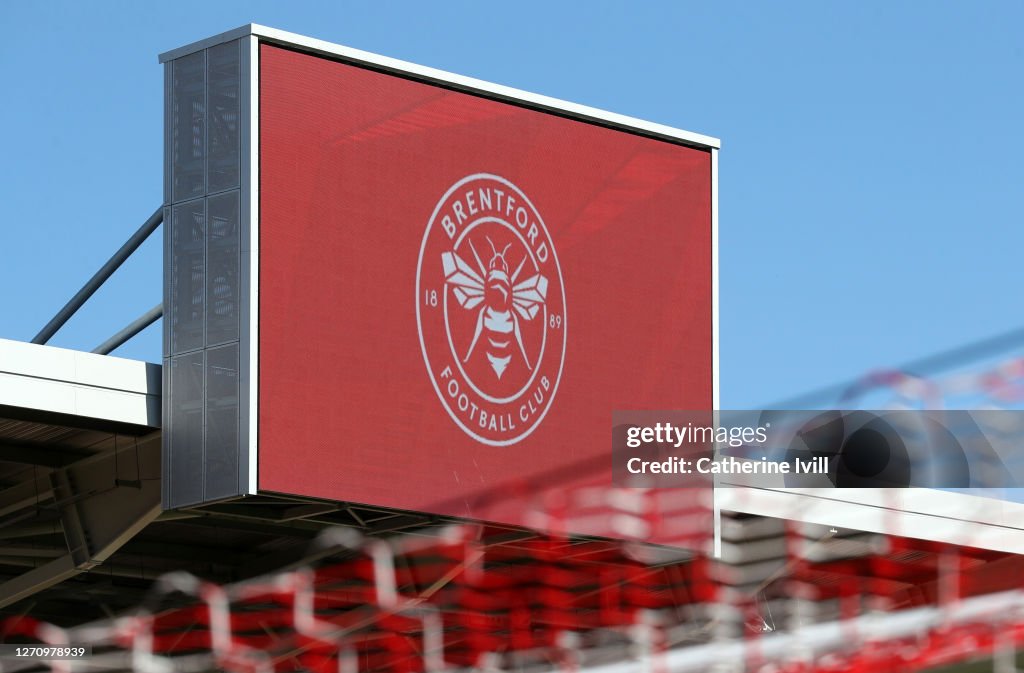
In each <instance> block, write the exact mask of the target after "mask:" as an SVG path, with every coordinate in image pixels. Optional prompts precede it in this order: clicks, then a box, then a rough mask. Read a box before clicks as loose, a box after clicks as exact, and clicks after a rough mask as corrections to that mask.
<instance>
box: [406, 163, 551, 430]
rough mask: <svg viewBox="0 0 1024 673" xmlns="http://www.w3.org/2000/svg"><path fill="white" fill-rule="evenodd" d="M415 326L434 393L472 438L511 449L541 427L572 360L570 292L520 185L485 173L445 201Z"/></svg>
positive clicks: (426, 248)
mask: <svg viewBox="0 0 1024 673" xmlns="http://www.w3.org/2000/svg"><path fill="white" fill-rule="evenodd" d="M416 318H417V322H418V323H419V331H420V346H421V347H422V349H423V359H424V361H425V362H426V365H427V371H428V372H429V375H430V377H431V381H432V382H433V384H434V389H435V390H436V391H437V395H438V397H440V398H441V403H442V404H443V405H444V407H445V409H446V410H447V411H448V413H449V415H451V417H452V420H454V421H455V423H456V424H458V426H459V427H461V428H462V429H463V430H464V431H465V432H466V433H467V434H468V435H470V436H471V437H473V438H475V439H477V440H478V441H480V442H483V443H485V444H491V445H494V446H507V445H509V444H514V443H516V442H518V441H520V440H521V439H523V438H524V437H526V436H528V435H529V434H530V433H531V432H533V430H534V429H536V427H537V426H538V424H540V422H541V421H542V420H544V416H545V414H546V413H547V411H548V409H549V408H550V406H551V402H552V400H553V399H554V397H555V391H556V390H557V389H558V382H559V380H560V379H561V376H562V363H563V360H564V359H565V339H566V327H567V325H566V316H565V292H564V289H563V287H562V272H561V269H560V268H559V266H558V256H557V255H556V253H555V246H554V244H553V242H552V240H551V236H550V235H549V234H548V230H547V227H546V226H545V225H544V220H543V219H542V218H541V216H540V213H538V212H537V209H536V208H534V206H533V204H532V203H531V202H530V200H529V199H528V198H527V197H526V195H525V194H523V192H522V191H521V190H520V189H519V188H518V187H516V186H515V185H513V184H512V183H511V182H509V181H508V180H506V179H504V178H501V177H498V176H497V175H489V174H485V173H480V174H477V175H470V176H468V177H465V178H463V179H461V180H459V181H458V182H456V183H455V184H454V185H452V187H451V188H450V189H449V190H448V191H447V192H446V193H445V194H444V196H442V197H441V200H440V201H439V202H438V204H437V206H436V207H435V208H434V212H433V214H432V215H431V217H430V221H429V222H428V223H427V230H426V233H424V235H423V244H422V246H421V247H420V259H419V268H418V269H417V273H416Z"/></svg>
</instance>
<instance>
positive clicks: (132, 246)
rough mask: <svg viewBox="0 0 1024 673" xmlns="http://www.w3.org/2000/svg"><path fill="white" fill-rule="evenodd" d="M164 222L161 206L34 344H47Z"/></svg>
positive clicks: (41, 332)
mask: <svg viewBox="0 0 1024 673" xmlns="http://www.w3.org/2000/svg"><path fill="white" fill-rule="evenodd" d="M163 221H164V209H163V206H160V207H159V208H157V209H156V212H154V213H153V214H152V215H150V216H149V219H148V220H146V221H145V223H143V225H142V226H141V227H139V229H138V231H136V232H135V233H134V234H132V237H131V238H129V239H128V240H127V241H126V242H125V244H124V245H122V246H121V249H120V250H118V251H117V252H115V253H114V256H113V257H111V258H110V259H108V260H107V263H106V264H104V265H103V266H102V267H101V268H100V270H99V271H97V272H96V274H95V275H94V276H93V277H92V278H90V279H89V282H87V283H86V284H85V285H83V286H82V289H81V290H79V291H78V292H77V293H76V294H75V296H74V297H72V298H71V301H69V302H68V303H67V304H65V305H64V308H62V309H61V310H60V311H59V312H58V313H57V315H55V316H53V319H52V320H50V322H48V323H46V327H44V328H43V329H42V330H40V332H39V334H37V335H36V336H35V338H34V339H32V343H34V344H45V343H46V342H47V341H49V340H50V338H51V337H52V336H53V335H54V334H56V333H57V330H59V329H60V328H61V327H63V326H64V323H66V322H67V321H68V320H69V319H70V318H71V316H73V315H74V314H75V313H76V312H77V311H78V309H80V308H82V305H83V304H84V303H85V302H86V301H87V300H88V299H89V297H91V296H92V295H93V293H95V292H96V290H98V289H99V288H100V286H101V285H103V283H104V282H106V280H107V279H108V278H110V277H111V276H112V275H113V274H114V272H115V271H117V269H118V267H120V266H121V265H122V264H124V261H125V260H126V259H128V257H130V256H131V254H132V253H133V252H135V251H136V250H138V248H139V246H140V245H142V244H143V242H144V241H145V240H146V239H147V238H149V235H150V234H152V233H153V232H154V231H155V230H156V228H157V227H158V226H160V223H161V222H163ZM147 315H148V314H147ZM104 345H105V344H104Z"/></svg>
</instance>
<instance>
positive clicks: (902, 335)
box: [0, 0, 1024, 408]
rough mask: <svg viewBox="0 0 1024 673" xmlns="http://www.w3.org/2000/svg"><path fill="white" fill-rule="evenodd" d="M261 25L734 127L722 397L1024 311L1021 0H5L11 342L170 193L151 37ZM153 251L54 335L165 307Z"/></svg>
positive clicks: (1, 100)
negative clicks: (164, 175) (164, 180)
mask: <svg viewBox="0 0 1024 673" xmlns="http://www.w3.org/2000/svg"><path fill="white" fill-rule="evenodd" d="M248 22H257V23H263V24H267V25H271V26H274V27H278V28H282V29H285V30H291V31H295V32H299V33H304V34H308V35H311V36H314V37H317V38H321V39H325V40H329V41H333V42H339V43H342V44H346V45H349V46H353V47H357V48H361V49H366V50H369V51H373V52H377V53H381V54H385V55H388V56H394V57H397V58H402V59H405V60H409V61H414V62H417V63H422V64H424V65H428V66H433V67H437V68H441V69H445V70H450V71H453V72H457V73H461V74H466V75H471V76H474V77H478V78H481V79H486V80H490V81H494V82H498V83H501V84H506V85H510V86H515V87H519V88H522V89H527V90H530V91H535V92H539V93H542V94H547V95H551V96H556V97H559V98H564V99H568V100H571V101H575V102H579V103H584V104H588V105H593V106H596V107H600V108H605V109H608V110H612V111H615V112H621V113H625V114H629V115H633V116H636V117H641V118H645V119H650V120H653V121H657V122H661V123H665V124H669V125H672V126H678V127H681V128H685V129H688V130H692V131H697V132H700V133H706V134H709V135H714V136H717V137H720V138H721V139H722V141H723V151H722V157H721V172H720V177H721V197H720V203H721V354H722V359H721V364H722V369H721V371H722V403H723V406H724V407H726V408H749V407H756V406H759V405H762V404H764V403H767V402H771V401H773V400H776V399H779V398H783V397H787V396H789V395H792V394H796V393H800V392H803V391H805V390H808V389H811V388H815V387H817V386H821V385H826V384H830V383H834V382H837V381H841V380H844V379H849V378H851V377H854V376H857V375H859V374H860V373H862V372H864V371H865V370H867V369H869V368H874V367H879V366H885V365H894V364H899V363H902V362H905V361H908V360H912V359H914V358H916V357H919V356H921V355H925V354H928V353H931V352H935V351H940V350H944V349H946V348H950V347H953V346H957V345H959V344H962V343H965V342H970V341H973V340H976V339H979V338H983V337H986V336H989V335H993V334H997V333H1000V332H1003V331H1006V330H1009V329H1012V328H1015V327H1018V326H1020V325H1022V324H1024V312H1022V311H1021V308H1022V306H1024V300H1022V298H1021V288H1022V287H1024V282H1022V281H1024V267H1022V264H1021V258H1022V251H1024V206H1022V194H1024V160H1022V157H1024V130H1022V124H1024V46H1022V45H1024V39H1022V38H1021V30H1022V27H1024V3H1021V2H1019V1H1014V2H980V3H972V2H966V1H965V2H958V3H947V2H928V3H925V2H917V1H914V2H896V3H889V2H880V1H879V2H866V3H834V2H828V3H824V2H807V3H796V2H787V3H746V2H742V3H702V4H687V3H682V2H666V3H625V2H621V3H610V2H586V3H583V2H572V3H570V2H552V1H551V0H547V1H545V2H516V3H482V2H479V3H477V2H457V3H455V2H451V3H418V2H417V3H413V2H381V3H368V2H361V3H355V2H337V1H335V2H187V1H181V0H179V1H177V2H162V3H149V2H117V3H114V2H107V3H78V2H74V3H72V2H67V3H65V2H41V3H28V2H19V3H15V2H5V3H0V26H2V27H3V33H4V39H3V40H2V41H0V91H2V95H0V128H3V129H4V131H5V132H4V134H3V141H2V145H0V236H2V238H0V287H2V288H3V290H2V293H0V297H2V304H0V337H5V338H12V339H21V340H28V339H31V338H32V336H33V335H34V334H35V333H36V332H37V331H38V329H39V328H40V327H41V326H42V325H43V324H45V323H46V321H47V320H48V319H49V318H50V317H51V316H52V315H53V313H54V312H55V311H56V310H57V309H58V308H60V306H61V305H63V303H64V302H65V301H66V300H67V299H68V298H69V297H70V296H71V294H72V293H73V292H74V291H76V290H77V289H78V287H79V286H80V285H81V283H82V282H84V281H85V279H87V278H88V277H89V276H90V275H91V274H92V273H93V272H94V271H95V270H96V269H97V268H98V267H99V265H100V264H102V263H103V261H104V260H105V259H106V258H107V257H108V256H109V255H110V254H111V253H112V252H113V251H114V250H115V249H116V248H117V247H118V246H119V245H120V244H121V243H122V242H123V241H124V240H125V239H126V238H127V237H128V235H129V234H130V233H131V232H132V231H134V230H135V228H136V227H138V226H139V224H140V223H141V222H142V221H143V220H144V219H145V218H146V217H147V216H148V215H149V214H150V213H151V212H152V211H153V210H154V208H155V207H156V206H157V205H158V204H159V203H160V201H161V196H162V194H161V170H162V169H161V154H162V147H161V138H162V135H161V133H162V131H161V129H162V116H161V109H162V70H161V68H160V66H158V65H157V62H156V56H157V54H158V53H159V52H162V51H165V50H168V49H171V48H173V47H177V46H180V45H182V44H185V43H188V42H191V41H194V40H196V39H199V38H202V37H206V36H208V35H210V34H214V33H218V32H221V31H224V30H227V29H229V28H233V27H235V26H237V25H241V24H243V23H248ZM159 246H160V241H159V236H155V237H154V238H153V240H151V241H150V242H149V243H148V244H147V245H146V246H145V248H144V249H143V251H142V252H141V254H139V255H137V256H136V258H135V259H133V260H131V261H130V262H129V263H128V264H127V265H126V266H125V267H124V268H123V269H122V270H121V271H120V272H118V274H117V275H116V276H115V277H114V279H113V280H112V282H111V283H109V284H108V286H107V287H105V288H104V289H103V290H101V291H100V293H99V294H98V295H97V296H96V297H94V299H93V300H92V301H91V302H90V304H88V305H87V307H86V308H85V309H84V310H83V311H82V312H81V313H80V314H79V315H78V316H76V317H75V318H74V319H73V321H72V322H71V323H69V324H68V325H67V326H66V327H65V328H64V330H62V331H61V332H60V333H59V334H58V335H57V337H56V338H55V339H54V340H53V341H52V343H53V344H55V345H60V346H67V347H72V348H80V349H91V348H93V347H94V346H96V345H97V344H98V343H99V342H101V341H103V340H104V339H105V338H106V337H107V336H109V335H110V334H112V333H113V332H115V331H116V330H117V329H119V328H120V327H121V326H123V325H124V324H125V323H127V322H128V321H130V320H131V319H132V318H134V317H135V316H137V315H139V314H141V313H142V312H143V311H145V310H146V309H148V308H149V307H151V306H152V305H154V304H155V303H157V302H159V301H160V298H161V291H160V283H161V269H160V265H161V258H160V248H159ZM159 330H160V328H159V326H155V327H153V328H150V329H149V330H147V332H146V333H144V334H143V335H141V336H140V337H138V338H137V339H136V340H135V341H134V342H132V343H131V344H128V345H126V346H125V347H124V348H122V349H121V350H120V351H118V354H120V355H124V356H126V357H135V358H143V359H148V360H153V361H157V360H159V357H160V339H159Z"/></svg>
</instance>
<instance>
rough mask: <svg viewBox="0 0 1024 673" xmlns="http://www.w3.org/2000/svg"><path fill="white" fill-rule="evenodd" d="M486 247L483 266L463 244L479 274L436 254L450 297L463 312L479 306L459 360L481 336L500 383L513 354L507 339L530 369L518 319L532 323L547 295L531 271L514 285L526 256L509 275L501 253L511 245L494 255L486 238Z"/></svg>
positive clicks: (545, 283)
mask: <svg viewBox="0 0 1024 673" xmlns="http://www.w3.org/2000/svg"><path fill="white" fill-rule="evenodd" d="M487 243H488V244H490V246H491V253H492V256H491V259H490V261H489V262H488V263H487V266H486V268H485V267H484V264H483V263H482V262H481V261H480V257H479V256H478V255H477V254H476V248H474V247H473V243H472V241H470V242H469V248H470V250H472V252H473V257H474V258H475V259H476V263H477V268H478V269H479V270H480V274H479V275H477V274H476V273H475V272H474V270H473V269H472V268H471V267H470V265H469V264H466V263H465V262H464V261H462V259H461V258H460V257H459V256H458V255H457V254H456V253H454V252H445V253H442V254H441V264H442V265H443V267H444V279H445V282H446V283H448V284H449V285H450V286H451V288H452V294H453V295H454V296H455V299H456V300H457V301H458V302H459V305H460V306H462V308H465V309H469V310H473V309H476V307H477V306H480V307H481V308H480V310H479V311H478V313H477V320H476V328H475V329H474V331H473V340H472V341H471V342H470V344H469V351H468V352H467V353H466V357H464V358H463V359H462V361H463V362H464V363H465V362H466V361H467V360H469V358H470V356H471V355H473V349H474V348H476V345H477V343H478V342H479V340H480V335H481V334H482V333H484V332H486V333H487V336H486V337H485V338H486V339H487V359H488V361H490V363H491V367H492V368H493V369H494V374H495V375H496V376H497V377H498V378H499V379H500V378H501V375H502V373H503V372H504V371H505V368H506V367H508V363H509V361H510V360H511V359H512V355H513V354H512V353H510V352H509V350H510V348H511V345H510V344H511V340H512V339H514V340H515V343H516V345H517V346H518V347H519V349H518V351H516V353H515V354H516V355H522V358H523V363H524V364H525V365H526V368H527V369H532V366H531V365H530V356H528V355H527V354H526V347H525V346H523V332H522V330H521V329H520V328H519V320H520V319H522V320H533V319H534V318H535V317H537V313H538V311H540V308H541V305H542V304H543V303H544V298H545V296H546V295H547V291H548V280H547V278H545V277H544V275H543V274H539V273H535V274H533V275H532V276H530V277H529V278H528V279H526V280H524V281H523V282H521V283H518V284H517V283H516V280H517V279H518V278H519V274H520V272H521V271H522V270H523V265H524V264H525V263H526V260H527V255H525V254H524V255H523V259H522V261H521V262H520V263H519V266H518V267H516V270H515V271H514V272H513V273H512V275H511V276H509V272H508V262H506V261H505V254H506V252H507V251H508V249H509V247H511V245H512V244H511V243H508V244H507V245H505V247H504V248H502V250H501V252H498V250H497V248H495V247H494V242H493V241H491V239H490V238H487Z"/></svg>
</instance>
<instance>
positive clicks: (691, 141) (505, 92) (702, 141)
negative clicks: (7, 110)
mask: <svg viewBox="0 0 1024 673" xmlns="http://www.w3.org/2000/svg"><path fill="white" fill-rule="evenodd" d="M248 35H255V36H258V37H260V38H263V39H265V40H268V41H271V42H279V43H281V44H286V45H291V46H295V47H299V48H301V49H303V50H306V51H310V52H312V53H318V54H323V55H328V56H334V57H339V58H342V59H345V60H347V61H351V62H354V63H359V64H363V65H369V66H373V67H375V68H379V69H383V70H385V71H390V72H394V73H397V74H402V75H405V76H410V75H411V76H413V77H416V78H418V79H422V80H426V81H430V82H434V83H439V84H443V85H445V86H449V87H454V88H457V89H460V90H463V91H467V92H471V93H478V94H484V95H487V96H491V97H495V98H498V99H503V100H506V101H510V102H518V103H524V104H527V105H529V106H531V107H534V108H539V109H543V110H548V111H551V112H557V113H561V114H568V115H570V116H572V117H575V118H578V119H581V120H584V121H592V122H597V123H601V124H605V125H612V126H616V127H620V128H624V129H629V130H634V131H640V132H643V133H647V134H652V135H655V136H661V137H663V138H667V139H671V140H676V141H681V142H683V143H685V144H687V145H692V146H696V147H700V148H704V149H719V148H721V146H722V143H721V141H720V140H719V139H718V138H714V137H712V136H707V135H702V134H700V133H693V132H690V131H684V130H683V129H679V128H675V127H672V126H666V125H664V124H657V123H654V122H649V121H645V120H643V119H637V118H635V117H628V116H626V115H620V114H617V113H614V112H609V111H607V110H601V109H598V108H592V107H589V106H586V105H579V104H577V103H571V102H569V101H564V100H560V99H557V98H551V97H549V96H542V95H540V94H535V93H530V92H528V91H523V90H521V89H515V88H512V87H507V86H503V85H501V84H494V83H492V82H486V81H484V80H479V79H474V78H472V77H465V76H463V75H456V74H454V73H450V72H446V71H444V70H437V69H435V68H429V67H426V66H422V65H417V64H415V63H410V62H408V61H401V60H399V59H394V58H389V57H387V56H381V55H379V54H374V53H372V52H368V51H362V50H360V49H353V48H351V47H345V46H343V45H340V44H335V43H332V42H326V41H324V40H318V39H315V38H311V37H306V36H304V35H299V34H297V33H290V32H288V31H284V30H278V29H276V28H270V27H268V26H261V25H259V24H255V23H249V24H246V25H244V26H239V27H238V28H235V29H233V30H229V31H226V32H223V33H220V34H218V35H214V36H212V37H208V38H206V39H203V40H199V41H197V42H193V43H191V44H187V45H185V46H183V47H178V48H177V49H171V50H170V51H165V52H164V53H162V54H160V56H159V62H160V63H167V62H168V61H173V60H174V59H177V58H181V57H182V56H187V55H188V54H191V53H194V52H197V51H200V50H202V49H207V48H209V47H213V46H216V45H218V44H222V43H224V42H230V41H231V40H235V39H238V38H241V37H246V36H248Z"/></svg>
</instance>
